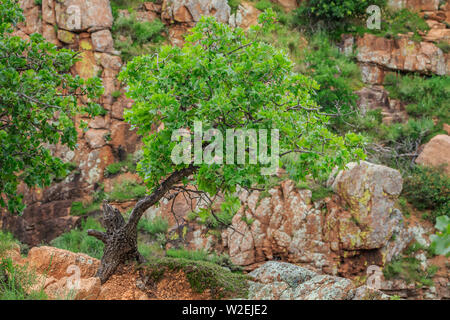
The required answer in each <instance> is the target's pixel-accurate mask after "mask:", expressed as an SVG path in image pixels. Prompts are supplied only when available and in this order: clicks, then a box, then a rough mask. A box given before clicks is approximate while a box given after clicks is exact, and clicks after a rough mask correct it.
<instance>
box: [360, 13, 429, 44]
mask: <svg viewBox="0 0 450 320" xmlns="http://www.w3.org/2000/svg"><path fill="white" fill-rule="evenodd" d="M382 17H383V19H382V20H381V28H380V29H371V30H369V29H367V28H366V27H365V26H363V27H362V28H361V29H360V28H356V29H357V30H358V32H359V33H360V34H361V33H366V32H368V33H372V34H376V35H378V36H382V37H386V38H396V37H397V35H398V34H407V33H409V32H412V33H413V34H414V35H413V37H412V39H413V40H415V41H421V40H422V38H421V36H420V34H419V33H421V32H426V31H428V30H429V29H430V27H429V26H428V24H427V23H426V22H425V19H423V18H422V17H421V16H420V15H419V14H417V13H416V12H413V11H410V10H408V9H401V10H385V11H383V13H382Z"/></svg>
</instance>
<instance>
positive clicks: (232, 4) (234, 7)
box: [228, 0, 241, 13]
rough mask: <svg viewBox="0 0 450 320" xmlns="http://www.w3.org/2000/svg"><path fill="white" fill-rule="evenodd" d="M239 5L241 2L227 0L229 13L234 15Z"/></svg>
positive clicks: (239, 0)
mask: <svg viewBox="0 0 450 320" xmlns="http://www.w3.org/2000/svg"><path fill="white" fill-rule="evenodd" d="M240 4H241V0H228V5H229V6H230V8H231V13H235V12H236V11H237V9H238V7H239V5H240Z"/></svg>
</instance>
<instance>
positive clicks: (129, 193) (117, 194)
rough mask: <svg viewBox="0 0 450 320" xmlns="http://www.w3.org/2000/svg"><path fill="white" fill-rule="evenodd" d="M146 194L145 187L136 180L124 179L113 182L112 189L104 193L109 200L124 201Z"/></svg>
mask: <svg viewBox="0 0 450 320" xmlns="http://www.w3.org/2000/svg"><path fill="white" fill-rule="evenodd" d="M146 194H147V188H146V187H145V186H142V185H140V184H138V183H137V182H136V181H132V180H125V181H123V182H122V183H118V184H115V185H114V187H113V189H112V191H111V192H109V193H107V194H106V199H107V200H110V201H125V200H132V199H140V198H143V197H144V196H145V195H146Z"/></svg>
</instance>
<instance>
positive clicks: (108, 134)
mask: <svg viewBox="0 0 450 320" xmlns="http://www.w3.org/2000/svg"><path fill="white" fill-rule="evenodd" d="M103 139H104V140H105V141H106V142H109V141H111V140H112V138H111V133H110V132H108V133H105V134H104V135H103Z"/></svg>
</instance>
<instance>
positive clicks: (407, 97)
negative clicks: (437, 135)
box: [385, 73, 450, 129]
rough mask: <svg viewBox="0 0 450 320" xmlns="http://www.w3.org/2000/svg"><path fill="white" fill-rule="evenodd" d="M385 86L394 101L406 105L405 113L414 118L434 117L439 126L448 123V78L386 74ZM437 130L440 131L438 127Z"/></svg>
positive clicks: (449, 84)
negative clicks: (397, 100) (399, 101)
mask: <svg viewBox="0 0 450 320" xmlns="http://www.w3.org/2000/svg"><path fill="white" fill-rule="evenodd" d="M385 86H386V89H387V90H388V91H389V94H390V96H391V97H392V98H394V99H399V100H401V101H403V102H405V103H406V104H407V106H406V111H407V112H408V114H409V115H411V116H413V117H416V118H424V117H429V118H431V117H436V118H437V119H438V120H439V124H442V123H448V122H450V108H449V101H450V77H449V76H432V77H429V78H424V77H421V76H418V75H412V76H399V75H396V74H392V73H391V74H388V75H387V76H386V78H385ZM439 124H438V125H437V128H438V129H440V125H439Z"/></svg>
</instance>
